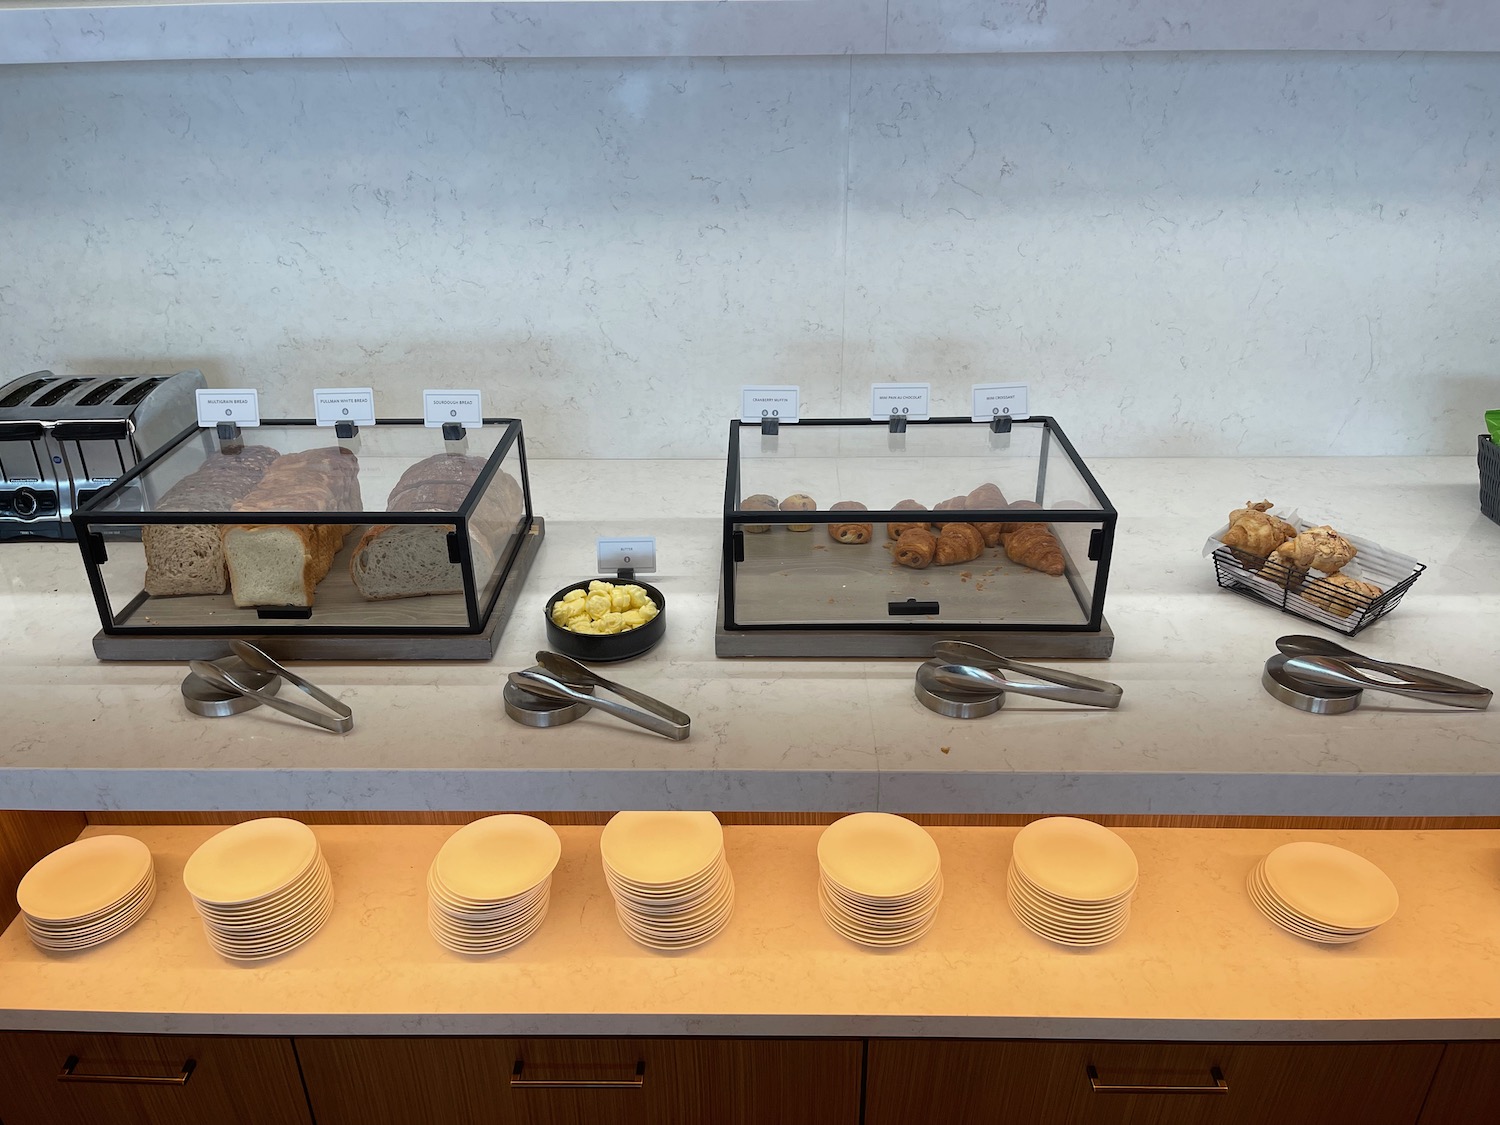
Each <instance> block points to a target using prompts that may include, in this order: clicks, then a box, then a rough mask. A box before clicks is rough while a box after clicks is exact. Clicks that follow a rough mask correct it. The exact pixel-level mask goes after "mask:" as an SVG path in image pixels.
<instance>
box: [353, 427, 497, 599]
mask: <svg viewBox="0 0 1500 1125" xmlns="http://www.w3.org/2000/svg"><path fill="white" fill-rule="evenodd" d="M484 466H485V459H484V458H483V457H465V456H462V455H460V454H456V453H438V454H434V455H433V456H431V457H428V458H427V459H426V460H423V461H418V462H417V463H416V464H415V465H413V466H412V467H411V468H409V469H407V470H406V472H404V473H402V474H401V479H400V480H399V481H397V482H396V487H395V488H393V489H391V495H390V499H389V500H388V501H387V502H386V511H389V512H453V511H456V510H457V509H458V508H459V507H460V506H461V505H462V504H463V502H464V500H465V499H466V498H467V497H468V495H469V491H470V489H472V488H473V487H474V482H475V481H476V480H478V479H479V474H480V473H481V472H482V471H483V470H484ZM525 510H526V505H525V498H524V497H523V495H522V493H521V486H520V484H519V483H517V481H516V478H515V477H513V476H511V475H510V474H509V473H507V472H505V471H504V470H500V471H497V472H496V474H495V476H494V478H493V479H492V480H491V481H490V483H489V487H488V488H486V489H485V493H484V496H483V497H481V498H480V501H479V503H478V505H477V507H476V508H475V510H474V514H473V515H472V516H471V517H470V519H469V543H470V545H471V547H472V550H473V563H474V580H475V582H476V583H478V584H479V585H480V586H483V585H484V582H485V580H486V579H487V578H488V577H489V575H490V574H491V572H492V571H493V570H494V566H495V561H496V559H497V558H498V557H499V554H500V551H501V549H502V548H503V547H504V546H505V543H506V541H507V539H508V538H509V537H510V534H511V532H512V531H514V530H515V528H516V524H517V521H519V520H520V518H521V516H522V515H523V514H524V512H525ZM452 530H453V525H452V524H446V523H434V524H412V523H407V524H389V523H388V524H377V525H375V526H374V527H372V528H370V529H369V530H368V531H366V532H365V533H364V535H363V536H361V537H360V540H359V543H358V545H357V546H356V547H355V548H354V554H353V555H351V556H350V558H349V574H350V577H352V578H353V579H354V585H355V586H356V587H357V588H358V589H359V592H360V593H361V594H363V595H364V596H365V597H367V598H370V599H371V600H379V599H385V598H414V597H420V596H421V595H423V594H461V593H463V589H464V580H463V572H462V570H461V568H460V567H459V565H458V564H457V563H455V562H452V561H450V560H449V557H448V534H449V532H451V531H452Z"/></svg>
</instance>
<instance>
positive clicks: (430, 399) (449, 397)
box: [422, 391, 484, 430]
mask: <svg viewBox="0 0 1500 1125" xmlns="http://www.w3.org/2000/svg"><path fill="white" fill-rule="evenodd" d="M422 418H423V421H424V423H425V424H426V426H427V428H428V429H429V430H440V429H442V428H443V427H444V426H446V425H447V424H448V423H449V422H457V423H458V424H459V425H460V426H482V425H484V411H483V410H481V409H480V408H479V392H478V391H423V392H422Z"/></svg>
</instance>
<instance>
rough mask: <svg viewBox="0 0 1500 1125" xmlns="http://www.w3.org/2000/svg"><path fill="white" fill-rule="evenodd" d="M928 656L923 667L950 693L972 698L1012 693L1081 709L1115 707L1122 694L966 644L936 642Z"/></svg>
mask: <svg viewBox="0 0 1500 1125" xmlns="http://www.w3.org/2000/svg"><path fill="white" fill-rule="evenodd" d="M932 655H933V658H934V659H932V660H930V661H928V662H927V667H929V668H931V669H932V676H933V678H934V679H935V680H937V681H938V682H939V683H941V684H942V685H943V686H944V687H946V688H948V689H949V690H950V691H959V692H969V693H971V694H974V695H993V694H994V693H995V692H1001V691H1003V692H1013V693H1015V694H1016V695H1031V696H1035V697H1037V698H1038V699H1055V700H1057V701H1058V702H1060V703H1076V704H1079V705H1080V706H1083V707H1118V706H1119V705H1120V699H1121V697H1123V696H1124V694H1125V692H1124V689H1123V688H1121V687H1120V685H1118V684H1112V683H1110V682H1109V681H1107V680H1095V679H1092V678H1091V677H1089V676H1080V675H1077V674H1076V673H1073V672H1059V671H1058V670H1057V669H1055V668H1039V667H1037V666H1036V665H1035V664H1022V663H1021V662H1020V661H1019V660H1011V659H1010V658H1009V657H1005V656H1001V655H1000V654H999V653H995V652H991V651H990V650H989V649H987V648H985V647H984V646H983V645H976V644H970V643H969V642H967V641H938V643H937V644H935V645H933V646H932Z"/></svg>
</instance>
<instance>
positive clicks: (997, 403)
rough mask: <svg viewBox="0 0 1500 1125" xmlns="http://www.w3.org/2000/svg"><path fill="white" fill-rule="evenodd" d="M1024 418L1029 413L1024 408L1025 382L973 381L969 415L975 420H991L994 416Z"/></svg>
mask: <svg viewBox="0 0 1500 1125" xmlns="http://www.w3.org/2000/svg"><path fill="white" fill-rule="evenodd" d="M1007 416H1008V417H1011V418H1026V417H1029V416H1030V415H1029V414H1028V412H1027V410H1026V384H1025V383H975V384H974V410H973V413H972V415H971V417H972V418H973V420H974V421H975V422H991V421H994V420H995V419H996V418H1004V417H1007Z"/></svg>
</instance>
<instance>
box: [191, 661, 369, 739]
mask: <svg viewBox="0 0 1500 1125" xmlns="http://www.w3.org/2000/svg"><path fill="white" fill-rule="evenodd" d="M188 667H189V668H191V669H192V670H193V672H194V673H195V674H196V675H197V676H198V677H199V678H201V679H204V680H207V681H208V682H209V683H211V684H213V685H214V686H215V687H217V688H222V689H224V690H227V691H235V692H238V693H239V694H240V695H244V696H249V697H250V698H251V699H254V700H258V701H259V702H260V703H261V704H263V705H264V706H266V707H269V708H271V709H272V710H273V711H280V712H282V713H283V714H286V715H290V716H292V718H294V719H301V720H302V721H303V722H304V723H311V724H312V725H313V726H315V727H322V728H323V729H324V730H329V731H332V732H333V733H334V734H348V733H349V732H350V731H351V730H353V729H354V718H353V712H351V711H350V710H349V708H347V707H345V706H344V705H343V704H342V703H339V704H338V706H339V709H340V710H342V711H343V714H341V715H330V714H327V713H325V712H323V711H315V710H313V709H312V708H311V707H304V706H303V705H302V704H300V703H292V702H291V701H289V700H286V699H282V698H281V697H280V696H276V695H269V694H267V693H266V692H263V691H260V690H258V689H256V688H253V687H249V686H248V685H246V684H242V683H240V681H239V680H237V679H235V678H234V676H232V675H231V674H230V673H228V672H226V671H224V669H222V668H220V667H219V666H218V665H216V664H212V663H210V662H209V661H206V660H190V661H189V662H188ZM334 702H335V703H337V702H338V701H337V700H335V701H334Z"/></svg>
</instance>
